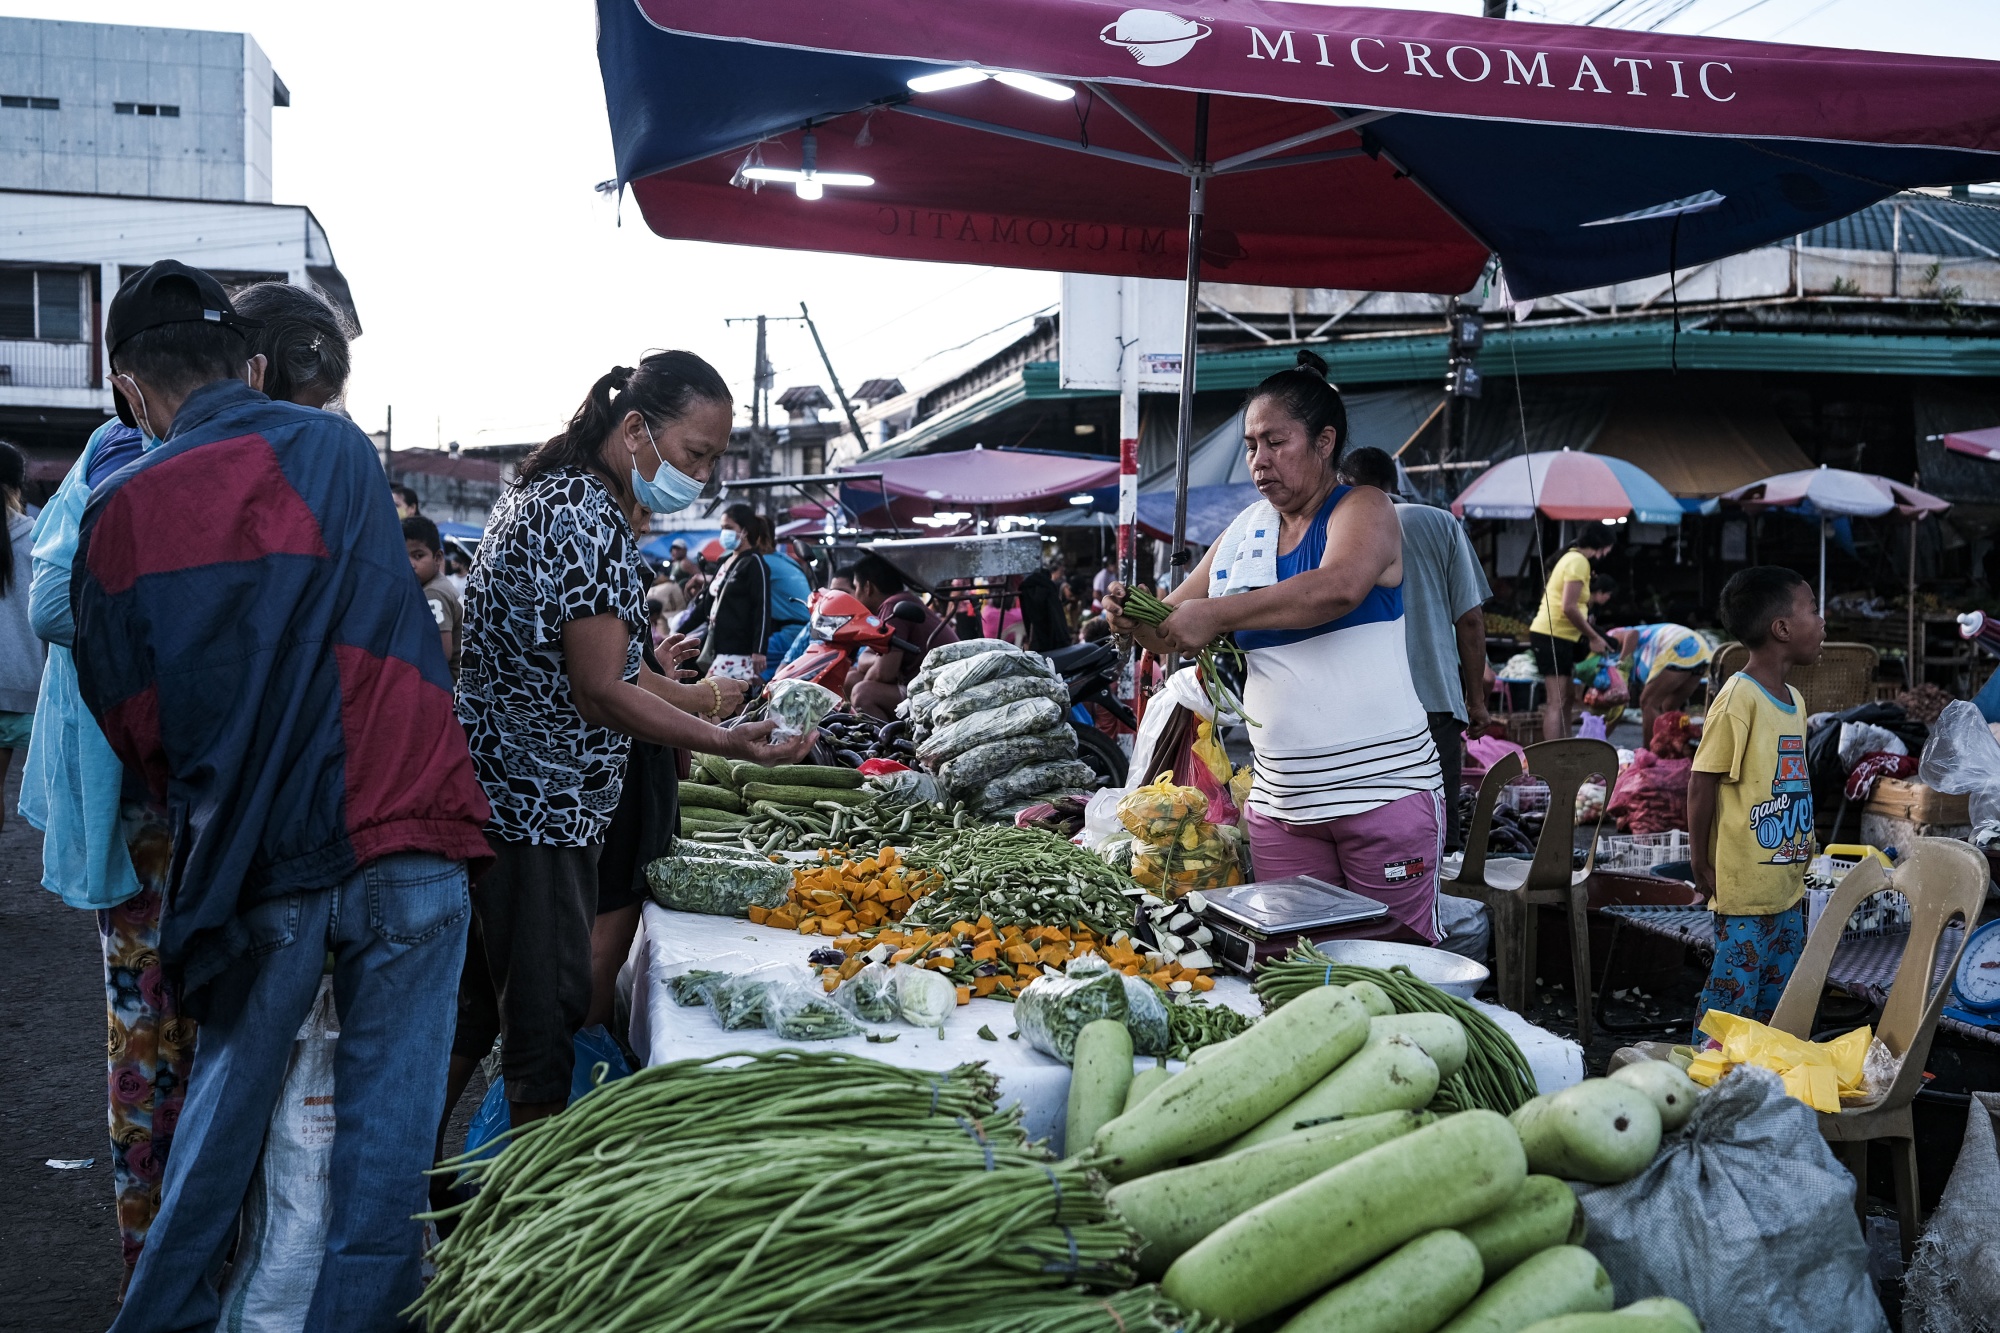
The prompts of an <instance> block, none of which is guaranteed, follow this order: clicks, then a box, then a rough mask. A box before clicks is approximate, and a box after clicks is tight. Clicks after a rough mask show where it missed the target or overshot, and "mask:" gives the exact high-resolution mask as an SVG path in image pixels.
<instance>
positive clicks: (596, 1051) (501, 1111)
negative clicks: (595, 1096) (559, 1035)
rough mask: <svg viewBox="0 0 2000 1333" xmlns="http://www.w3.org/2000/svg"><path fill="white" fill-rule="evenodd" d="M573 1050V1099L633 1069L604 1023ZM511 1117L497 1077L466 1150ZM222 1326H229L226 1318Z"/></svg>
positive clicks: (495, 1147)
mask: <svg viewBox="0 0 2000 1333" xmlns="http://www.w3.org/2000/svg"><path fill="white" fill-rule="evenodd" d="M707 975H709V976H718V975H724V974H721V973H709V974H707ZM571 1050H572V1052H573V1054H574V1057H575V1059H574V1062H573V1063H572V1064H571V1065H570V1075H569V1099H570V1101H571V1102H575V1101H576V1100H577V1099H578V1098H580V1097H585V1096H588V1095H589V1094H590V1093H591V1092H592V1091H594V1090H595V1089H596V1088H597V1087H598V1085H599V1081H600V1076H601V1078H602V1081H603V1082H605V1083H610V1082H613V1081H614V1080H616V1079H621V1078H625V1077H627V1076H629V1075H630V1074H631V1072H632V1065H631V1063H630V1062H629V1061H627V1060H626V1058H625V1052H623V1051H622V1050H620V1049H618V1043H617V1042H616V1041H614V1040H613V1039H612V1037H611V1034H610V1033H609V1032H606V1031H605V1030H604V1028H603V1027H602V1025H593V1026H591V1027H587V1028H585V1029H583V1030H582V1031H581V1032H579V1033H577V1034H576V1041H575V1042H574V1043H573V1044H572V1047H571ZM512 1119H513V1117H512V1115H511V1113H510V1112H509V1111H508V1109H507V1080H506V1079H504V1078H496V1079H494V1080H493V1082H492V1084H491V1085H490V1086H489V1087H488V1088H487V1089H486V1096H485V1097H484V1098H482V1099H481V1101H480V1103H479V1109H478V1110H476V1111H474V1112H473V1113H472V1124H471V1125H470V1126H469V1127H468V1128H467V1130H466V1134H465V1150H466V1151H467V1152H468V1153H478V1152H480V1150H481V1149H486V1151H485V1152H484V1153H482V1154H481V1155H482V1156H487V1157H490V1156H492V1155H493V1154H494V1153H496V1152H499V1151H500V1145H499V1144H498V1143H496V1142H495V1140H496V1139H498V1138H499V1137H500V1136H501V1135H502V1134H505V1133H506V1132H507V1129H508V1126H509V1124H510V1123H511V1122H512ZM223 1327H224V1328H227V1327H229V1324H228V1322H227V1321H226V1320H225V1321H224V1324H223ZM292 1327H297V1325H293V1326H292Z"/></svg>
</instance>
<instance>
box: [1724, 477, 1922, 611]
mask: <svg viewBox="0 0 2000 1333" xmlns="http://www.w3.org/2000/svg"><path fill="white" fill-rule="evenodd" d="M1722 498H1723V499H1725V500H1727V501H1729V502H1730V503H1731V504H1734V505H1741V506H1742V507H1743V508H1745V509H1748V510H1749V511H1751V512H1752V513H1756V512H1758V511H1760V510H1765V509H1798V510H1801V511H1803V512H1804V513H1806V514H1809V515H1813V516H1816V517H1818V519H1819V604H1820V606H1821V608H1822V609H1824V608H1825V606H1826V525H1827V520H1828V519H1829V518H1834V517H1840V518H1880V517H1881V516H1882V515H1884V514H1888V513H1896V514H1900V515H1902V516H1903V517H1904V518H1907V519H1909V520H1910V521H1911V522H1916V521H1918V520H1920V519H1922V518H1923V517H1924V516H1925V515H1927V514H1942V513H1943V512H1944V511H1945V510H1947V509H1949V508H1951V501H1949V500H1940V499H1939V498H1938V497H1937V496H1935V495H1932V494H1931V493H1930V492H1928V491H1920V490H1918V489H1917V488H1916V487H1914V486H1906V485H1904V484H1903V483H1902V482H1900V481H1891V480H1890V479H1889V478H1887V477H1879V476H1877V475H1875V474H1874V473H1873V472H1849V471H1848V470H1847V469H1846V468H1838V467H1827V466H1825V465H1824V464H1822V465H1820V466H1819V467H1816V468H1808V469H1807V470H1806V471H1803V472H1781V473H1779V474H1778V475H1777V476H1775V477H1766V478H1764V479H1763V480H1762V481H1753V482H1751V483H1750V484H1749V485H1748V486H1738V487H1737V488H1736V489H1735V490H1733V491H1727V492H1725V493H1724V494H1723V496H1722ZM1916 559H1917V557H1916V539H1915V537H1914V536H1912V538H1911V541H1910V569H1911V580H1912V583H1913V584H1914V582H1915V578H1916V573H1915V571H1916ZM1913 614H1914V613H1913Z"/></svg>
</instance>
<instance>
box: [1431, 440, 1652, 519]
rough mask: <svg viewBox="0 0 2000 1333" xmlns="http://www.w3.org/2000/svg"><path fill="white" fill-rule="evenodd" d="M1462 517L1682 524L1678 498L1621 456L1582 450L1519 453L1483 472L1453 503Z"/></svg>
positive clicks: (1453, 507) (1455, 509) (1454, 511)
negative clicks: (1628, 518)
mask: <svg viewBox="0 0 2000 1333" xmlns="http://www.w3.org/2000/svg"><path fill="white" fill-rule="evenodd" d="M1451 512H1452V513H1454V514H1457V515H1459V516H1460V517H1462V518H1533V517H1534V516H1535V515H1536V514H1537V513H1540V514H1543V515H1545V516H1547V517H1549V518H1553V519H1562V520H1571V521H1589V520H1591V519H1599V520H1602V519H1616V518H1626V517H1630V518H1633V519H1636V520H1637V521H1639V522H1641V523H1679V522H1680V521H1681V518H1682V516H1683V514H1684V512H1685V511H1684V510H1683V508H1682V506H1681V503H1680V501H1678V500H1676V499H1675V498H1674V497H1673V496H1672V495H1671V494H1669V493H1668V491H1667V489H1666V487H1664V486H1662V485H1660V483H1659V482H1657V481H1655V480H1653V478H1652V477H1650V476H1648V475H1647V474H1646V473H1645V472H1644V471H1643V470H1641V469H1640V468H1639V467H1637V466H1636V465H1634V464H1632V463H1628V462H1626V461H1625V460H1624V459H1622V458H1606V457H1604V456H1603V455H1601V454H1586V453H1578V452H1576V451H1575V450H1572V449H1563V450H1560V451H1557V452H1554V453H1539V454H1518V455H1516V456H1515V457H1513V458H1509V459H1507V460H1505V461H1504V462H1501V463H1497V464H1495V465H1494V466H1493V467H1491V468H1489V469H1488V470H1487V471H1485V472H1482V473H1480V474H1479V477H1478V478H1477V479H1476V480H1475V481H1473V483H1472V484H1471V485H1469V486H1467V487H1466V488H1465V490H1464V491H1462V492H1461V493H1460V494H1459V497H1458V498H1457V499H1456V500H1453V501H1452V502H1451Z"/></svg>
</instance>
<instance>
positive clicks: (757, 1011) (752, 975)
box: [708, 963, 806, 1030]
mask: <svg viewBox="0 0 2000 1333" xmlns="http://www.w3.org/2000/svg"><path fill="white" fill-rule="evenodd" d="M805 981H806V976H805V973H804V971H803V970H802V969H800V968H797V967H794V966H793V965H791V964H789V963H767V964H765V965H764V966H763V967H757V968H752V969H751V970H750V971H748V972H738V973H734V974H732V975H730V976H723V977H716V978H713V979H711V980H710V981H709V983H708V1007H709V1008H711V1009H713V1010H715V1021H716V1022H718V1023H720V1024H722V1026H723V1027H724V1028H725V1029H730V1030H733V1029H736V1028H755V1027H763V1026H764V998H765V996H767V995H768V994H769V993H770V992H771V990H772V989H773V988H774V987H782V986H789V985H801V984H804V983H805Z"/></svg>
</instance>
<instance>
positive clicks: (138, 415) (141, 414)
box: [124, 375, 166, 454]
mask: <svg viewBox="0 0 2000 1333" xmlns="http://www.w3.org/2000/svg"><path fill="white" fill-rule="evenodd" d="M124 380H125V382H126V383H127V384H130V385H131V386H132V396H133V397H134V398H137V399H138V400H139V401H138V405H137V406H135V407H133V408H132V420H133V421H134V422H135V423H136V424H137V425H138V428H139V447H140V448H142V449H144V450H145V451H146V452H147V453H149V454H150V453H152V452H153V450H155V449H157V448H159V447H160V446H161V445H163V444H165V443H166V441H165V440H163V439H161V438H160V437H159V436H157V435H155V434H153V418H152V414H151V413H150V412H148V411H147V410H146V391H145V390H144V389H141V388H140V387H139V381H137V380H135V379H133V378H132V377H131V376H130V375H126V376H124ZM130 401H131V400H130V399H128V400H127V402H128V404H129V403H130Z"/></svg>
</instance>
